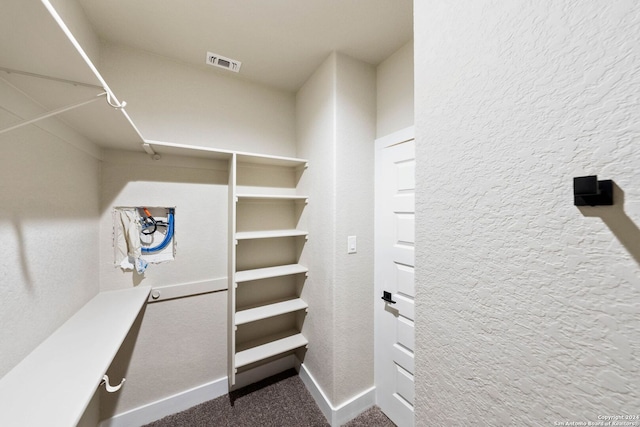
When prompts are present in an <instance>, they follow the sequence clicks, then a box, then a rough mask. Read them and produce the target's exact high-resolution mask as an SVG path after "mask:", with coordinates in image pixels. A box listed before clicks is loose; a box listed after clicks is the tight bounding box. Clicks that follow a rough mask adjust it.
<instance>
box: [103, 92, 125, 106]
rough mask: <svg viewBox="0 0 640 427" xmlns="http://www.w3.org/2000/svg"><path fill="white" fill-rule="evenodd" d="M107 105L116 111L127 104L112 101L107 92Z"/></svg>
mask: <svg viewBox="0 0 640 427" xmlns="http://www.w3.org/2000/svg"><path fill="white" fill-rule="evenodd" d="M107 104H109V105H111V106H112V107H113V108H115V109H116V110H121V109H123V108H124V107H126V106H127V103H126V102H125V101H122V102H117V101H116V102H114V101H113V99H112V98H111V92H109V91H107Z"/></svg>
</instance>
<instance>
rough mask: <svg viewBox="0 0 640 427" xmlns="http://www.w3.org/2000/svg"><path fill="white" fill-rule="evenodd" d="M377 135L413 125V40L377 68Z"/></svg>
mask: <svg viewBox="0 0 640 427" xmlns="http://www.w3.org/2000/svg"><path fill="white" fill-rule="evenodd" d="M376 90H377V97H376V103H377V107H376V108H377V112H376V138H381V137H383V136H386V135H390V134H392V133H393V132H396V131H398V130H400V129H404V128H406V127H409V126H413V115H414V114H413V110H414V109H413V40H411V41H409V42H407V43H406V44H405V45H404V46H402V47H401V48H400V49H398V50H397V51H396V52H394V53H393V55H391V56H390V57H389V58H387V59H385V60H384V61H383V62H382V63H380V64H379V65H378V67H377V68H376Z"/></svg>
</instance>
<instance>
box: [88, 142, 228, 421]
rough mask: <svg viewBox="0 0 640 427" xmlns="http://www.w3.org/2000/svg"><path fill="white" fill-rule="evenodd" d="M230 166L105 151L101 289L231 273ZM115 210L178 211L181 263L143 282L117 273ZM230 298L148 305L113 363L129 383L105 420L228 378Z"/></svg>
mask: <svg viewBox="0 0 640 427" xmlns="http://www.w3.org/2000/svg"><path fill="white" fill-rule="evenodd" d="M227 166H228V165H227V162H226V161H215V160H207V159H198V158H188V157H179V156H163V158H162V159H161V160H158V161H156V160H152V159H151V158H150V157H149V156H147V155H146V154H143V153H129V152H122V151H105V155H104V161H103V164H102V183H101V184H102V185H101V187H102V188H101V204H102V206H101V212H102V216H101V221H100V270H99V272H100V284H101V289H102V290H111V289H122V288H128V287H129V288H130V287H132V286H136V285H138V284H142V285H151V286H154V287H161V286H166V285H175V284H180V283H188V282H196V281H202V280H209V279H215V278H221V277H226V275H227V198H228V187H227V181H228V172H227ZM116 206H175V207H176V215H175V233H176V234H175V236H176V241H177V249H176V259H175V260H174V261H170V262H167V263H163V264H150V265H149V267H148V268H147V270H146V272H145V274H144V276H140V275H138V274H137V273H134V272H131V271H129V272H123V271H122V270H121V269H120V268H116V267H114V257H113V245H112V230H113V220H112V211H113V208H114V207H116ZM226 307H227V292H226V291H222V292H216V293H213V294H205V295H198V296H192V297H188V298H182V299H176V300H168V301H162V302H157V303H154V304H150V305H149V306H148V307H147V308H146V311H145V313H144V316H143V318H142V319H141V322H140V325H138V326H136V327H135V328H134V330H133V331H132V333H131V335H133V336H135V337H134V338H135V340H134V342H129V344H128V345H126V346H124V347H123V349H122V350H121V353H120V354H119V355H118V357H116V359H115V361H114V366H115V369H118V370H120V371H121V372H122V374H123V375H124V376H125V377H126V378H127V387H125V388H123V390H122V392H121V393H119V396H117V398H115V397H114V396H108V395H105V396H103V397H102V404H103V411H102V417H103V418H108V417H110V416H113V415H115V414H119V413H122V412H125V411H127V410H130V409H133V408H136V407H138V406H141V405H144V404H147V403H150V402H153V401H156V400H159V399H161V398H164V397H168V396H171V395H173V394H176V393H180V392H182V391H184V390H187V389H190V388H192V387H196V386H199V385H202V384H204V383H206V382H209V381H213V380H217V379H220V378H223V377H225V376H226V375H227V372H226V367H227V363H226V348H227V329H226V313H227V311H226V310H227V308H226Z"/></svg>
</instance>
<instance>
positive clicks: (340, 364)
mask: <svg viewBox="0 0 640 427" xmlns="http://www.w3.org/2000/svg"><path fill="white" fill-rule="evenodd" d="M296 111H297V120H298V133H297V140H298V155H299V156H300V157H303V158H307V159H309V169H308V170H307V171H306V172H305V173H304V175H303V177H302V179H301V182H300V186H299V188H300V191H301V192H302V193H308V194H309V196H310V201H309V205H308V206H307V207H306V208H305V216H306V221H307V224H308V228H309V241H308V242H307V243H306V245H305V248H304V251H303V254H302V262H303V263H306V264H307V265H308V266H309V270H310V273H309V277H308V279H307V281H306V283H305V287H304V290H303V299H305V301H307V302H308V303H309V314H308V316H307V318H306V320H305V324H304V328H303V333H304V334H305V336H307V338H308V339H309V342H310V345H309V350H308V351H307V354H306V357H305V361H304V363H305V366H306V367H307V370H308V371H309V372H310V373H311V374H312V375H313V377H314V378H316V380H317V381H318V382H319V385H320V387H321V388H322V390H323V392H324V393H325V394H326V396H327V397H328V398H329V400H330V403H331V404H332V405H334V406H338V405H339V404H341V403H343V402H344V401H345V400H347V399H348V398H350V397H353V396H354V395H356V394H358V393H360V392H362V391H364V390H365V389H367V388H369V387H371V385H372V384H373V359H372V357H373V310H372V306H371V298H372V296H371V295H372V294H371V292H372V286H373V278H372V273H373V242H372V240H373V208H372V205H373V149H372V142H373V140H374V139H375V70H374V69H373V67H371V66H369V65H366V64H364V63H361V62H359V61H356V60H353V59H351V58H349V57H347V56H345V55H341V54H335V53H334V54H332V55H331V56H330V57H329V58H328V59H327V60H326V61H325V62H324V63H323V64H322V65H321V66H320V67H319V68H318V70H316V72H315V73H314V74H313V76H311V78H310V79H309V80H308V81H307V82H306V83H305V85H304V86H303V87H302V88H301V89H300V91H299V92H298V94H297V109H296ZM367 212H369V214H367ZM348 235H357V236H358V253H357V254H354V255H347V253H346V245H347V236H348Z"/></svg>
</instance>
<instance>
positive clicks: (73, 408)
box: [0, 286, 151, 426]
mask: <svg viewBox="0 0 640 427" xmlns="http://www.w3.org/2000/svg"><path fill="white" fill-rule="evenodd" d="M150 291H151V287H150V286H139V287H136V288H131V289H125V290H118V291H109V292H102V293H99V294H98V295H96V296H95V297H94V298H93V299H92V300H90V301H89V302H88V303H87V304H85V306H84V307H82V308H81V309H80V310H78V312H77V313H76V314H74V315H73V316H72V317H71V318H70V319H69V320H67V321H66V322H65V323H64V324H63V325H62V326H60V327H59V328H58V329H57V330H56V331H55V332H54V333H53V334H51V335H50V336H49V338H47V339H46V340H45V341H44V342H43V343H42V344H40V345H39V346H38V347H36V349H35V350H33V351H32V352H31V353H30V354H29V355H28V356H27V357H25V358H24V359H23V360H22V361H21V362H20V363H19V364H18V365H17V366H15V367H14V368H13V369H12V370H11V371H9V373H8V374H7V375H5V376H4V377H3V378H2V379H1V380H0V402H2V411H0V425H2V426H45V425H46V426H75V425H76V424H77V423H78V421H79V420H80V418H81V417H82V415H83V414H84V411H85V409H86V407H87V406H88V404H89V402H90V401H91V398H92V397H93V395H94V393H95V391H96V389H97V388H98V386H99V385H100V381H102V376H103V375H104V374H105V373H106V371H107V369H108V368H109V366H110V365H111V362H112V360H113V358H114V357H115V355H116V353H117V352H118V349H119V348H120V346H121V345H122V342H123V341H124V339H125V337H126V336H127V334H128V333H129V329H130V328H131V325H132V324H133V322H134V321H135V320H136V317H137V316H138V313H139V312H140V309H141V308H142V306H143V305H144V303H145V301H146V300H147V297H148V296H149V292H150ZM119 382H120V378H114V379H113V383H115V384H118V383H119ZM125 387H126V385H125ZM34 405H36V406H37V408H35V407H34Z"/></svg>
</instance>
